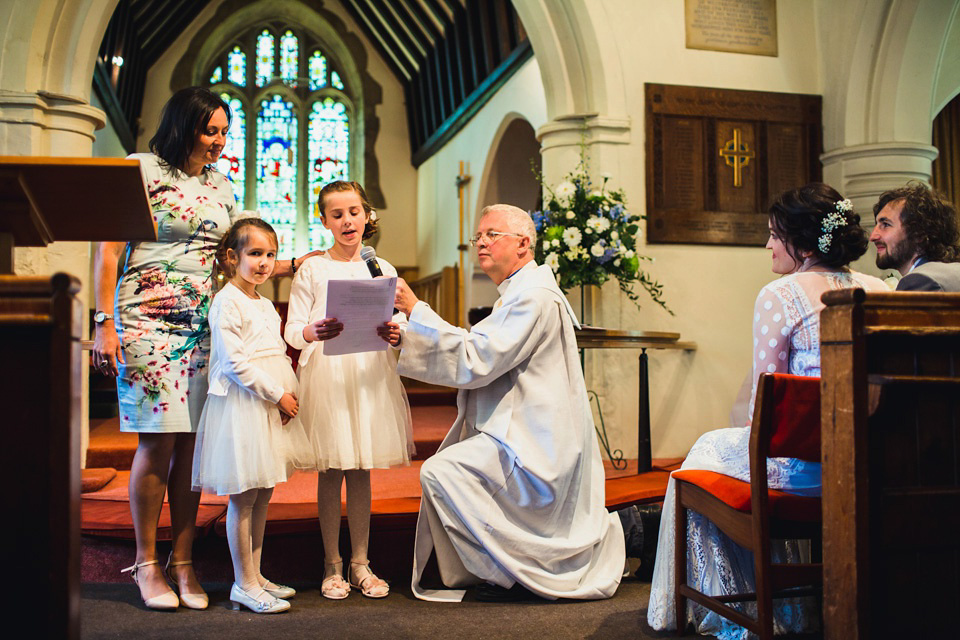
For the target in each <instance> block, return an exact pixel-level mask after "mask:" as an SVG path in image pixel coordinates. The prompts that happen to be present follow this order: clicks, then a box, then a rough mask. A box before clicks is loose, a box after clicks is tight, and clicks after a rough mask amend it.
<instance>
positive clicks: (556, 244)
mask: <svg viewBox="0 0 960 640" xmlns="http://www.w3.org/2000/svg"><path fill="white" fill-rule="evenodd" d="M550 246H552V247H559V246H560V240H559V239H557V238H554V239H553V240H551V241H550Z"/></svg>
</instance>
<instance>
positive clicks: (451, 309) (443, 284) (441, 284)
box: [410, 266, 463, 326]
mask: <svg viewBox="0 0 960 640" xmlns="http://www.w3.org/2000/svg"><path fill="white" fill-rule="evenodd" d="M410 289H412V290H413V294H414V295H415V296H417V298H419V299H420V300H423V301H424V302H426V303H427V304H429V305H430V307H431V308H432V309H433V310H434V311H436V312H437V314H438V315H439V316H440V317H441V318H443V319H444V320H446V321H447V322H449V323H450V324H452V325H454V326H461V325H462V324H463V323H462V321H461V319H460V318H458V317H457V315H458V313H459V311H458V309H459V307H458V304H459V303H458V301H459V298H460V291H459V286H458V282H457V267H456V266H453V267H444V268H443V269H442V270H441V271H439V272H437V273H434V274H432V275H429V276H425V277H423V278H420V279H419V280H414V281H413V282H411V283H410Z"/></svg>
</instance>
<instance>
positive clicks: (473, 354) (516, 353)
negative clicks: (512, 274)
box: [397, 290, 552, 389]
mask: <svg viewBox="0 0 960 640" xmlns="http://www.w3.org/2000/svg"><path fill="white" fill-rule="evenodd" d="M542 296H548V297H552V296H551V294H549V293H546V292H542V293H541V292H539V291H537V290H531V291H529V292H527V294H526V295H521V296H519V297H518V298H517V299H515V300H514V301H513V302H512V303H510V304H505V305H503V306H501V307H500V308H499V309H496V310H494V312H493V313H491V314H490V316H489V317H487V318H486V319H484V320H483V321H482V322H479V323H477V324H476V325H475V326H474V327H473V330H472V331H467V330H466V329H463V328H461V327H455V326H453V325H451V324H449V323H448V322H446V321H444V320H443V318H441V317H440V316H439V315H437V313H436V312H435V311H434V310H433V309H431V308H430V306H429V305H427V304H426V303H425V302H422V301H421V302H418V303H417V304H416V306H414V308H413V310H412V311H411V312H410V319H409V322H408V325H407V329H406V332H405V333H404V337H403V349H402V351H401V352H400V361H399V363H398V367H397V372H398V373H399V374H400V375H404V376H407V377H410V378H415V379H417V380H420V381H422V382H428V383H431V384H440V385H445V386H449V387H457V388H460V389H476V388H479V387H483V386H485V385H487V384H488V383H490V382H491V381H492V380H496V379H497V378H499V377H500V376H502V375H503V374H505V373H507V372H508V371H510V370H511V369H513V368H515V367H516V366H517V365H518V364H520V363H521V362H523V361H524V360H526V359H527V358H528V357H529V356H530V354H531V353H533V351H534V349H536V347H537V345H538V344H539V342H540V338H541V313H542V310H543V303H544V302H545V300H541V297H542Z"/></svg>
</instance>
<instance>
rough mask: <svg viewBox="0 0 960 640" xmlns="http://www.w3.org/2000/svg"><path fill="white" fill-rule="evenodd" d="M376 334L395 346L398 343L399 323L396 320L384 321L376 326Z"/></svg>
mask: <svg viewBox="0 0 960 640" xmlns="http://www.w3.org/2000/svg"><path fill="white" fill-rule="evenodd" d="M377 335H378V336H380V337H381V338H383V340H384V341H385V342H386V343H387V344H389V345H390V346H391V347H395V346H397V345H398V344H400V325H398V324H397V323H396V322H384V323H383V324H382V325H380V326H379V327H377Z"/></svg>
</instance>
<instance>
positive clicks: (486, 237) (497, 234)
mask: <svg viewBox="0 0 960 640" xmlns="http://www.w3.org/2000/svg"><path fill="white" fill-rule="evenodd" d="M504 236H514V237H515V238H522V237H523V234H520V233H510V232H508V231H484V232H483V233H477V234H475V235H474V236H473V237H471V238H470V244H472V245H473V246H477V245H479V244H480V241H481V240H483V241H484V243H485V244H486V245H487V246H488V247H489V246H490V245H492V244H493V243H494V242H496V241H497V240H499V239H500V238H502V237H504Z"/></svg>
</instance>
